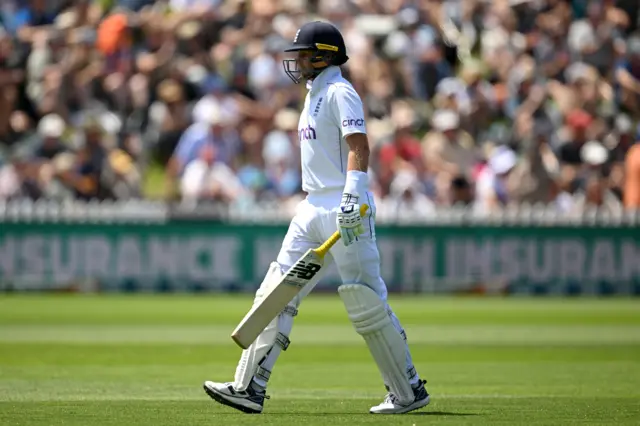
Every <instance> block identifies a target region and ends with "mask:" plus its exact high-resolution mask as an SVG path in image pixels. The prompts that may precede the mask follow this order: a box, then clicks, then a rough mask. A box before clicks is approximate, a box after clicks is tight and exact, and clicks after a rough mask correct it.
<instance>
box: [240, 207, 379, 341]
mask: <svg viewBox="0 0 640 426" xmlns="http://www.w3.org/2000/svg"><path fill="white" fill-rule="evenodd" d="M368 208H369V206H367V205H366V204H363V205H361V206H360V215H361V216H364V215H365V213H366V212H367V209H368ZM338 240H340V232H338V231H336V232H334V233H333V235H331V237H329V238H328V239H327V241H325V242H324V243H323V244H322V245H321V246H320V247H318V248H315V249H309V250H307V252H306V253H305V254H304V255H303V256H302V257H301V258H300V259H298V260H297V261H296V263H294V264H293V266H292V267H291V268H290V269H289V270H288V271H287V272H286V273H285V274H284V276H283V277H282V278H281V279H280V281H279V282H277V283H275V284H273V285H271V287H270V288H269V290H268V291H267V294H265V296H264V297H263V298H262V300H260V301H259V302H258V303H257V304H256V305H255V306H253V307H252V308H251V310H250V311H249V312H248V313H247V314H246V315H245V316H244V318H243V319H242V321H240V323H239V324H238V326H237V327H236V329H235V330H233V333H232V334H231V338H232V339H233V341H234V342H236V344H237V345H238V346H240V347H241V348H242V349H247V348H248V347H249V346H251V344H252V343H253V342H254V341H255V340H256V338H257V337H258V335H259V334H260V333H262V331H263V330H264V329H265V328H266V327H267V325H269V323H270V322H271V321H272V320H273V319H274V318H275V317H276V316H277V315H278V314H279V313H280V312H282V310H283V309H284V308H285V307H286V306H287V304H288V303H289V302H291V300H292V299H293V298H294V297H295V296H296V295H297V294H298V293H299V292H300V290H302V288H303V287H304V286H305V285H307V283H309V281H311V280H312V279H313V278H314V277H315V276H316V275H317V274H318V272H320V271H321V270H322V267H323V266H324V257H325V255H326V254H327V253H328V252H329V250H330V249H331V247H333V245H334V244H335V243H337V242H338Z"/></svg>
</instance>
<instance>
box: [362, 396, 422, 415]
mask: <svg viewBox="0 0 640 426" xmlns="http://www.w3.org/2000/svg"><path fill="white" fill-rule="evenodd" d="M429 402H430V398H429V396H428V395H427V397H426V398H425V399H421V400H420V401H416V402H414V403H413V404H411V405H407V406H406V407H403V408H401V409H399V410H395V411H386V412H383V411H372V410H369V413H371V414H406V413H409V412H411V411H414V410H418V409H420V408H423V407H426V406H427V405H429Z"/></svg>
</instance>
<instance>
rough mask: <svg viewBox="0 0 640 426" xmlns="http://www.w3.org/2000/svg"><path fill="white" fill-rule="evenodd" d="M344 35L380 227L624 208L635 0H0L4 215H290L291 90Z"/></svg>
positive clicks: (632, 194)
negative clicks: (34, 205)
mask: <svg viewBox="0 0 640 426" xmlns="http://www.w3.org/2000/svg"><path fill="white" fill-rule="evenodd" d="M312 19H323V20H328V21H330V22H332V23H334V24H335V25H336V26H338V27H339V28H340V30H341V31H342V33H343V35H344V37H345V41H346V44H347V51H348V54H349V56H350V58H351V59H350V61H349V62H348V63H347V64H346V65H345V66H344V67H343V74H344V75H345V76H346V77H347V78H348V79H349V80H350V81H351V82H352V83H353V84H354V86H355V88H356V89H357V90H358V92H359V93H360V95H361V97H362V99H363V102H364V105H365V114H366V116H367V117H366V118H367V128H368V133H369V139H370V143H371V152H372V155H371V162H370V174H371V176H372V181H373V190H374V192H375V195H376V197H377V207H378V211H386V212H394V211H415V212H417V213H423V212H428V211H430V210H433V209H435V208H437V207H438V206H449V205H454V204H461V205H466V206H469V207H470V208H473V209H476V210H477V211H481V212H489V211H494V210H496V209H500V208H502V207H504V206H509V205H512V204H520V203H530V204H539V203H542V204H545V205H550V206H553V207H554V208H556V209H557V211H558V212H574V213H575V212H582V211H584V210H585V209H586V208H588V207H589V206H597V207H599V208H601V209H605V210H607V211H611V212H619V211H621V210H623V209H624V208H625V207H628V208H636V207H638V206H639V205H640V148H638V145H636V141H637V140H639V139H640V127H639V119H640V31H639V30H638V24H639V19H640V17H639V15H638V1H637V0H602V1H596V0H530V1H527V0H492V1H489V0H487V1H481V0H422V1H419V0H415V1H411V0H260V1H249V0H165V1H153V0H46V1H45V0H2V2H0V200H2V199H12V198H21V197H28V198H32V199H41V198H47V199H58V200H68V199H82V200H91V199H99V200H106V199H131V198H145V197H146V198H158V197H161V198H163V199H168V200H181V201H182V202H184V203H188V204H197V203H202V202H222V203H235V204H237V205H242V206H246V207H247V208H251V206H252V205H254V204H255V203H256V202H262V201H276V202H278V203H280V205H282V206H283V207H286V206H293V205H295V203H296V202H297V201H298V200H299V199H300V197H302V196H303V195H304V194H302V192H301V188H300V170H299V167H300V165H299V164H300V162H299V146H298V143H299V142H298V139H297V136H298V134H297V124H298V116H299V111H300V110H301V104H302V102H303V99H304V96H305V94H306V89H305V87H304V85H294V84H293V83H292V81H291V80H289V78H288V77H287V76H286V74H285V73H284V71H283V69H282V59H284V58H285V56H284V54H283V53H282V50H283V48H284V46H286V45H287V44H288V43H290V41H291V40H292V39H293V37H294V35H295V32H296V30H297V29H298V28H299V26H300V25H301V24H302V23H304V22H306V21H308V20H312Z"/></svg>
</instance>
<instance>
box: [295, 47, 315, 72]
mask: <svg viewBox="0 0 640 426" xmlns="http://www.w3.org/2000/svg"><path fill="white" fill-rule="evenodd" d="M313 55H314V53H313V52H312V51H311V50H301V51H299V52H298V57H297V58H296V63H297V64H298V70H300V75H301V76H302V77H303V78H311V77H313V65H311V58H312V57H313Z"/></svg>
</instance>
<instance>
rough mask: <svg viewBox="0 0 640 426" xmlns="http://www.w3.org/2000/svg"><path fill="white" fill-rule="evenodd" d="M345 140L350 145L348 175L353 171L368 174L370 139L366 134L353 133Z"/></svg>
mask: <svg viewBox="0 0 640 426" xmlns="http://www.w3.org/2000/svg"><path fill="white" fill-rule="evenodd" d="M345 140H346V141H347V145H349V157H348V160H347V173H349V172H351V171H359V172H363V173H366V172H367V170H368V169H369V138H367V135H366V134H364V133H352V134H350V135H348V136H347V137H346V138H345Z"/></svg>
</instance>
